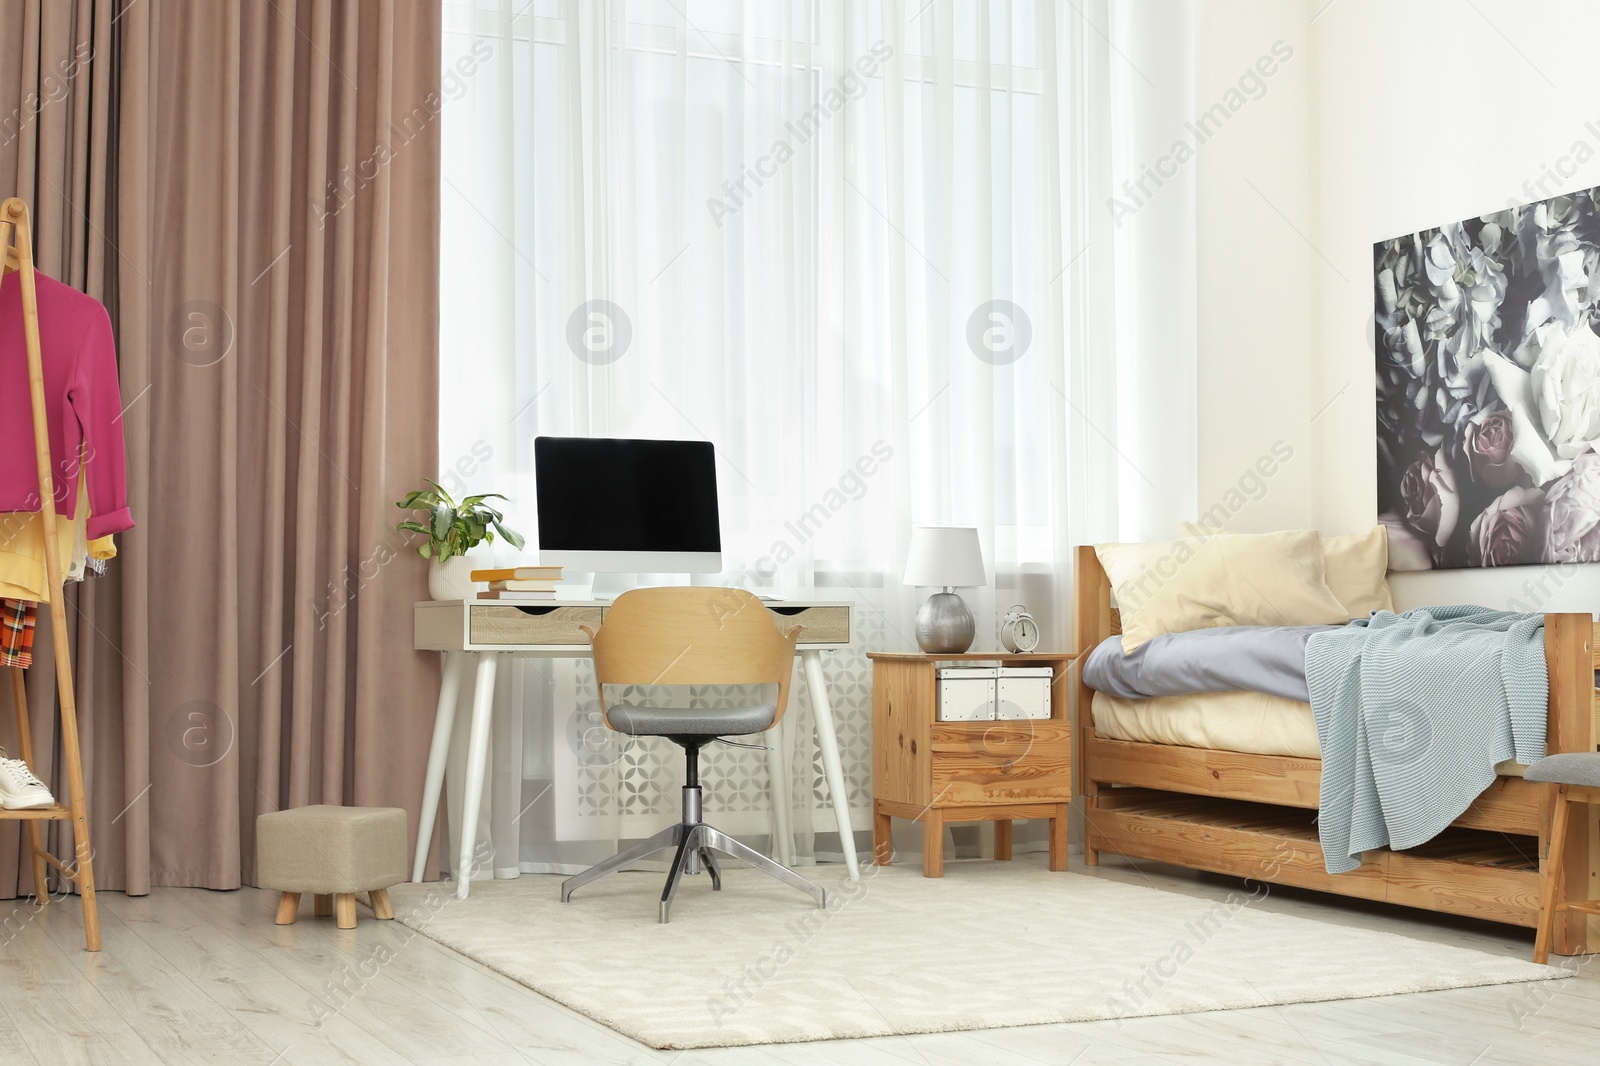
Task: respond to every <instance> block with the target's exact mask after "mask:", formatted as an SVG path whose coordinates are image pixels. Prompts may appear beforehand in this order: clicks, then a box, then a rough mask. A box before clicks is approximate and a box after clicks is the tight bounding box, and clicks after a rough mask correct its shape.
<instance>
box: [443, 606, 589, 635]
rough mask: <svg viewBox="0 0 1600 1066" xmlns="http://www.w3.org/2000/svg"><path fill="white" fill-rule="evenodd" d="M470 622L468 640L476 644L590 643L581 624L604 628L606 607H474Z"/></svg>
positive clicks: (468, 620)
mask: <svg viewBox="0 0 1600 1066" xmlns="http://www.w3.org/2000/svg"><path fill="white" fill-rule="evenodd" d="M470 611H471V613H470V615H469V616H468V619H467V635H468V639H469V640H470V641H471V642H472V643H474V644H587V643H589V636H588V634H587V633H585V632H584V631H583V630H581V629H579V628H578V626H579V625H586V626H588V627H589V628H591V629H598V628H599V627H600V617H601V614H602V608H599V607H576V606H574V607H559V606H555V605H550V606H544V605H542V604H540V605H528V606H521V607H510V606H506V605H504V604H487V605H480V604H473V605H472V607H471V608H470Z"/></svg>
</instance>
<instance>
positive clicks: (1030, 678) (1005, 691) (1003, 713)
mask: <svg viewBox="0 0 1600 1066" xmlns="http://www.w3.org/2000/svg"><path fill="white" fill-rule="evenodd" d="M1053 680H1054V673H1053V671H1051V669H1050V667H1048V666H1002V667H1000V669H999V671H998V676H997V677H996V678H995V714H994V716H995V717H996V718H998V719H1000V720H1001V721H1014V720H1019V719H1022V720H1027V719H1040V718H1049V717H1050V684H1051V682H1052V681H1053Z"/></svg>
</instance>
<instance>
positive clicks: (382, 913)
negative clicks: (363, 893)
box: [367, 888, 394, 921]
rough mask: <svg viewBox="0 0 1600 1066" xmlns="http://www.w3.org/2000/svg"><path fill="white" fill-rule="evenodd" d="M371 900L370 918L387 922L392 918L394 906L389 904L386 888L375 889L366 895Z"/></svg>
mask: <svg viewBox="0 0 1600 1066" xmlns="http://www.w3.org/2000/svg"><path fill="white" fill-rule="evenodd" d="M367 895H368V897H369V898H370V899H371V900H372V916H373V917H374V918H379V919H383V920H385V921H387V920H388V919H390V918H393V917H394V904H392V903H390V902H389V890H388V889H387V888H375V889H373V890H372V891H371V892H369V893H367Z"/></svg>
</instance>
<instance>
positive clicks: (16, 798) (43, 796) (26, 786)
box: [0, 757, 56, 811]
mask: <svg viewBox="0 0 1600 1066" xmlns="http://www.w3.org/2000/svg"><path fill="white" fill-rule="evenodd" d="M55 805H56V798H55V797H54V796H52V795H51V794H50V790H49V789H48V788H46V787H45V785H44V782H43V781H40V780H39V779H38V777H36V776H34V773H33V771H32V770H30V769H28V764H27V763H25V762H23V761H22V760H21V759H7V758H3V757H0V807H4V808H5V809H6V810H8V811H35V810H38V809H39V808H41V807H54V806H55Z"/></svg>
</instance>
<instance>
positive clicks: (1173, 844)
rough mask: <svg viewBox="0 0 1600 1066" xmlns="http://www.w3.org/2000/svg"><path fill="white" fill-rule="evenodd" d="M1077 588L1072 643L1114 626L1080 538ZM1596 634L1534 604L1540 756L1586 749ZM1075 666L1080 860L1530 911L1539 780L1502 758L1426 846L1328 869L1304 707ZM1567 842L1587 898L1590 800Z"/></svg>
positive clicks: (1581, 619) (1570, 891) (1582, 923)
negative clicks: (1088, 676)
mask: <svg viewBox="0 0 1600 1066" xmlns="http://www.w3.org/2000/svg"><path fill="white" fill-rule="evenodd" d="M1074 598H1075V611H1074V645H1075V647H1076V649H1077V652H1078V654H1079V655H1080V656H1082V655H1085V654H1087V652H1088V651H1089V650H1090V649H1092V648H1094V647H1095V646H1096V645H1097V644H1098V643H1100V641H1102V640H1104V639H1105V638H1106V637H1109V636H1112V635H1115V634H1117V633H1120V632H1121V623H1120V618H1119V616H1118V612H1117V611H1116V609H1115V608H1114V607H1112V606H1111V584H1110V582H1109V580H1108V579H1107V577H1106V574H1105V571H1104V570H1103V569H1102V568H1101V565H1100V561H1099V559H1098V558H1097V557H1096V555H1095V551H1094V548H1093V547H1090V546H1084V547H1080V548H1078V549H1077V574H1076V585H1075V592H1074ZM1595 632H1596V626H1595V624H1594V622H1593V620H1592V618H1591V617H1590V616H1588V615H1584V614H1548V615H1546V616H1545V653H1546V660H1547V664H1548V668H1549V671H1550V701H1549V721H1548V728H1547V734H1546V745H1547V749H1548V751H1549V752H1551V753H1555V752H1564V751H1594V750H1596V741H1597V739H1600V731H1597V725H1596V721H1597V714H1596V693H1595V688H1594V676H1595V675H1594V670H1595V668H1596V666H1597V665H1600V664H1597V663H1596V660H1595V654H1594V650H1593V649H1594V644H1595ZM1081 666H1082V659H1081V658H1080V659H1079V660H1078V662H1077V664H1076V665H1075V666H1074V688H1075V696H1076V699H1075V714H1076V716H1077V717H1076V719H1075V721H1076V729H1077V736H1078V741H1079V743H1078V746H1077V752H1076V755H1077V758H1076V760H1075V762H1076V764H1077V774H1076V783H1077V789H1078V792H1079V793H1080V795H1081V796H1082V801H1083V808H1084V815H1085V829H1086V833H1085V844H1084V857H1085V861H1086V862H1088V863H1089V865H1094V864H1096V863H1097V862H1098V858H1099V853H1100V852H1101V851H1109V852H1112V853H1114V854H1120V855H1123V856H1126V857H1128V858H1133V859H1139V858H1144V859H1152V860H1156V861H1160V862H1167V863H1172V864H1174V865H1178V866H1187V867H1190V868H1193V869H1200V870H1210V871H1213V872H1216V873H1222V874H1231V875H1233V876H1238V877H1248V878H1254V879H1257V880H1261V881H1268V882H1273V883H1278V884H1287V885H1295V886H1298V887H1302V888H1311V889H1317V890H1320V891H1326V892H1335V893H1339V894H1342V895H1350V896H1360V897H1363V898H1366V899H1375V900H1383V901H1387V902H1390V903H1399V904H1404V905H1407V906H1413V907H1422V908H1426V909H1429V910H1436V911H1444V912H1448V913H1452V914H1462V915H1468V916H1471V917H1475V918H1483V919H1487V920H1490V921H1496V922H1504V923H1507V924H1511V925H1520V926H1525V927H1527V928H1530V929H1531V928H1533V927H1534V926H1535V924H1536V923H1537V920H1538V914H1539V895H1540V877H1541V864H1542V861H1543V858H1544V856H1546V855H1547V854H1548V852H1549V831H1550V829H1549V826H1550V789H1549V786H1547V785H1540V784H1535V783H1533V782H1529V781H1524V780H1522V779H1521V777H1520V774H1519V773H1518V770H1519V769H1520V768H1518V767H1516V766H1515V764H1502V765H1501V766H1500V767H1497V769H1498V770H1499V771H1500V773H1499V776H1498V777H1497V778H1496V779H1495V782H1494V784H1492V785H1491V786H1490V787H1489V788H1488V789H1487V790H1486V791H1485V792H1484V793H1483V794H1482V795H1480V796H1479V797H1478V799H1477V801H1476V802H1474V803H1473V805H1472V807H1471V808H1470V809H1468V810H1467V811H1466V813H1465V814H1463V815H1462V816H1461V817H1460V818H1458V819H1456V821H1455V822H1454V824H1453V825H1452V826H1451V828H1450V829H1448V830H1447V831H1446V832H1444V833H1443V834H1440V835H1439V836H1438V837H1436V838H1434V839H1433V840H1431V841H1429V842H1428V843H1426V844H1423V845H1421V846H1419V847H1416V848H1411V849H1409V850H1406V851H1389V850H1387V849H1380V850H1378V851H1374V852H1368V853H1367V855H1366V858H1365V861H1364V862H1363V863H1362V865H1361V867H1360V868H1359V869H1357V870H1355V871H1352V872H1350V873H1343V874H1329V873H1328V872H1327V871H1326V869H1325V867H1324V864H1323V856H1322V850H1321V846H1320V844H1319V841H1318V837H1317V828H1316V824H1315V817H1316V810H1317V803H1318V794H1319V786H1320V780H1321V762H1320V760H1319V759H1318V758H1317V757H1316V729H1315V725H1314V723H1313V722H1312V721H1311V718H1310V711H1311V708H1310V706H1309V705H1307V704H1303V703H1297V702H1296V701H1293V700H1288V699H1284V698H1282V697H1275V696H1268V695H1263V694H1260V693H1210V694H1206V695H1205V696H1199V697H1192V696H1191V697H1185V696H1163V697H1158V698H1157V699H1155V700H1129V699H1122V698H1118V697H1111V696H1107V695H1106V694H1104V693H1096V692H1094V691H1093V690H1092V689H1090V688H1089V687H1088V686H1087V685H1086V684H1085V683H1084V681H1083V675H1082V670H1081ZM1219 697H1220V698H1219ZM1230 700H1231V701H1232V702H1231V703H1230ZM1158 702H1159V703H1161V704H1163V705H1162V706H1152V705H1153V704H1157V703H1158ZM1097 714H1098V715H1100V718H1098V719H1097V718H1096V715H1097ZM1097 720H1099V721H1103V722H1104V723H1105V733H1104V734H1103V735H1102V734H1101V733H1097V731H1096V729H1095V722H1096V721H1097ZM1197 742H1198V743H1197ZM1239 748H1254V749H1258V750H1234V749H1239ZM1580 809H1581V808H1580ZM1574 813H1576V812H1574ZM1567 848H1568V851H1567V855H1568V865H1567V873H1566V881H1567V884H1566V894H1567V896H1568V898H1576V899H1582V898H1592V897H1594V896H1597V895H1600V868H1597V860H1600V830H1597V822H1596V817H1595V813H1594V812H1593V811H1589V812H1588V814H1587V817H1585V818H1583V819H1574V823H1573V824H1572V826H1571V827H1570V829H1569V838H1568V841H1567ZM1553 950H1554V951H1556V953H1558V954H1563V955H1572V954H1582V953H1585V952H1588V951H1590V950H1600V919H1595V918H1591V917H1587V916H1585V915H1582V914H1578V913H1569V914H1564V915H1561V916H1560V917H1559V918H1558V925H1557V930H1556V937H1555V940H1554V947H1553Z"/></svg>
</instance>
